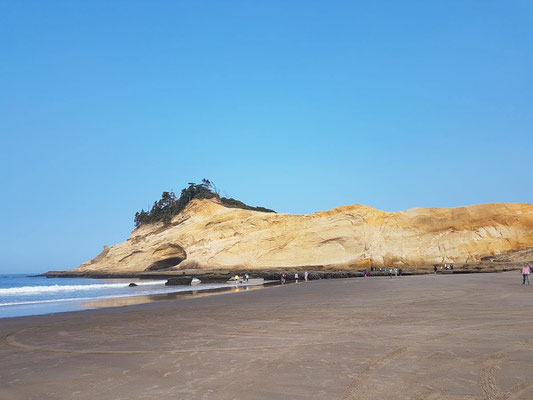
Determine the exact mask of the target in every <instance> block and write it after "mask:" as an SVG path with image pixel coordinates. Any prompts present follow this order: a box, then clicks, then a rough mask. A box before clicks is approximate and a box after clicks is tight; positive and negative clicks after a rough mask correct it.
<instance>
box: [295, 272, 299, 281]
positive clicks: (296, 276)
mask: <svg viewBox="0 0 533 400" xmlns="http://www.w3.org/2000/svg"><path fill="white" fill-rule="evenodd" d="M294 281H295V282H296V283H298V272H296V273H295V274H294Z"/></svg>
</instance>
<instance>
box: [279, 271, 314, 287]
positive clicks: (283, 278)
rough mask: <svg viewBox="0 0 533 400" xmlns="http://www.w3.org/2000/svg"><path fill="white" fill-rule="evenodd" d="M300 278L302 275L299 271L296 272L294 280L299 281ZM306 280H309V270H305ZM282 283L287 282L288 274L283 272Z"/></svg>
mask: <svg viewBox="0 0 533 400" xmlns="http://www.w3.org/2000/svg"><path fill="white" fill-rule="evenodd" d="M299 280H300V276H299V275H298V272H296V273H295V274H294V282H296V283H298V282H299ZM304 280H305V281H306V282H307V281H308V280H309V272H307V271H305V272H304ZM280 281H281V284H282V285H283V284H284V283H285V282H287V274H285V273H282V274H281V277H280Z"/></svg>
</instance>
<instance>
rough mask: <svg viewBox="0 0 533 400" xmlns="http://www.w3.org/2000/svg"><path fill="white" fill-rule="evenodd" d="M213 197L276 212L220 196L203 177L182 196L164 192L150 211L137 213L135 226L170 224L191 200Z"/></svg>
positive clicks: (255, 209) (223, 201)
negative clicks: (157, 223)
mask: <svg viewBox="0 0 533 400" xmlns="http://www.w3.org/2000/svg"><path fill="white" fill-rule="evenodd" d="M211 198H216V199H218V200H219V201H220V203H221V204H223V205H224V206H226V207H232V208H243V209H245V210H253V211H261V212H275V211H274V210H270V209H268V208H264V207H252V206H249V205H247V204H244V203H243V202H242V201H239V200H235V199H233V198H226V197H220V195H219V194H218V190H217V189H216V186H215V185H214V183H213V182H211V181H210V180H209V179H202V183H194V182H191V183H189V186H188V187H187V188H185V189H182V191H181V193H180V197H177V196H176V194H175V193H174V192H163V194H162V195H161V199H160V200H158V201H156V202H154V205H153V206H152V209H151V210H150V211H144V210H141V211H139V212H136V213H135V218H134V224H135V228H138V227H139V226H141V225H144V224H152V223H156V222H162V223H164V224H170V222H171V221H172V218H173V217H174V216H176V215H178V214H179V213H180V212H182V211H183V210H184V209H185V207H186V206H187V204H189V202H190V201H191V200H193V199H211Z"/></svg>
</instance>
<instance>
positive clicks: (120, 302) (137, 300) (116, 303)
mask: <svg viewBox="0 0 533 400" xmlns="http://www.w3.org/2000/svg"><path fill="white" fill-rule="evenodd" d="M265 286H266V285H254V286H234V287H225V288H218V289H206V290H198V289H191V290H188V291H185V292H174V293H161V294H150V295H141V296H131V297H115V298H109V299H102V300H93V301H87V302H84V303H82V305H83V307H86V308H107V307H122V306H131V305H133V304H144V303H153V302H156V301H167V300H177V299H190V298H196V297H206V296H213V295H218V294H227V293H237V292H245V291H250V290H257V289H262V288H264V287H265ZM269 286H270V285H269Z"/></svg>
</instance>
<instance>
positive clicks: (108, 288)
mask: <svg viewBox="0 0 533 400" xmlns="http://www.w3.org/2000/svg"><path fill="white" fill-rule="evenodd" d="M132 282H133V283H135V284H137V285H138V286H135V287H129V284H130V283H132ZM165 282H166V280H144V279H143V280H139V279H90V278H46V277H42V276H31V275H24V274H2V275H0V318H6V317H18V316H24V315H39V314H51V313H57V312H65V311H78V310H86V309H91V308H100V307H108V306H117V305H127V304H136V303H143V302H148V301H156V300H158V299H169V298H175V296H172V295H173V294H178V293H183V292H191V291H192V290H194V292H195V293H198V292H202V291H210V290H211V291H212V290H213V289H221V288H235V285H231V284H226V283H216V284H200V285H198V286H194V287H191V286H188V285H187V286H165ZM165 295H166V296H165Z"/></svg>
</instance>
